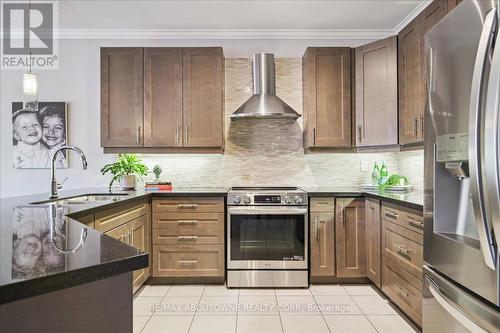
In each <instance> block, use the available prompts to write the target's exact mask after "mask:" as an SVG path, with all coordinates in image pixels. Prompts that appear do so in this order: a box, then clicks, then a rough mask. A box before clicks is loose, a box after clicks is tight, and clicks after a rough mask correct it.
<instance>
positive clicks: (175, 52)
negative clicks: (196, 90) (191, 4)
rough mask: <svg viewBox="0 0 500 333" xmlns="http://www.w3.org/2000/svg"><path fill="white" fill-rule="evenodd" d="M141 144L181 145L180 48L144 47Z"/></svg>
mask: <svg viewBox="0 0 500 333" xmlns="http://www.w3.org/2000/svg"><path fill="white" fill-rule="evenodd" d="M144 147H182V49H181V48H146V49H144Z"/></svg>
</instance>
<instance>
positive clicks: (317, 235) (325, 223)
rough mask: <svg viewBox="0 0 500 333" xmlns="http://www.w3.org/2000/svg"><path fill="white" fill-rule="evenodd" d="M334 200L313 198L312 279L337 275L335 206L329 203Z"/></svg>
mask: <svg viewBox="0 0 500 333" xmlns="http://www.w3.org/2000/svg"><path fill="white" fill-rule="evenodd" d="M334 200H335V199H334V198H311V213H310V230H311V231H310V240H311V280H314V279H315V278H325V277H326V278H328V277H331V278H333V277H334V276H335V207H334V206H333V205H330V204H329V203H330V202H332V203H333V202H334ZM323 202H324V203H323Z"/></svg>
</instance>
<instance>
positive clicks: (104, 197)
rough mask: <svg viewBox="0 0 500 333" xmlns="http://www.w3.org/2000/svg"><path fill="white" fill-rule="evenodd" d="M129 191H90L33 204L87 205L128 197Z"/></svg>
mask: <svg viewBox="0 0 500 333" xmlns="http://www.w3.org/2000/svg"><path fill="white" fill-rule="evenodd" d="M127 195H128V193H90V194H83V195H80V196H77V197H69V198H57V199H52V200H45V201H38V202H32V203H31V204H33V205H41V204H49V203H53V204H56V205H58V206H59V205H65V206H66V205H86V204H91V203H93V202H103V201H113V202H114V201H120V200H122V199H123V198H124V197H126V196H127Z"/></svg>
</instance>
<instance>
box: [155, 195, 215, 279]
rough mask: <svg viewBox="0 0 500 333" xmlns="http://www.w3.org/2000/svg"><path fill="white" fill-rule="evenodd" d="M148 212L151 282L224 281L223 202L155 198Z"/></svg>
mask: <svg viewBox="0 0 500 333" xmlns="http://www.w3.org/2000/svg"><path fill="white" fill-rule="evenodd" d="M152 211H153V223H152V226H153V238H152V244H153V259H152V266H153V278H154V279H156V280H158V279H160V280H158V281H160V282H162V283H175V282H182V283H186V282H189V283H205V282H217V283H220V282H223V281H224V274H225V271H224V267H225V259H224V253H225V252H224V248H225V247H224V244H225V242H224V235H225V234H224V227H225V219H224V216H225V214H224V198H222V197H183V198H177V197H176V198H157V199H153V208H152Z"/></svg>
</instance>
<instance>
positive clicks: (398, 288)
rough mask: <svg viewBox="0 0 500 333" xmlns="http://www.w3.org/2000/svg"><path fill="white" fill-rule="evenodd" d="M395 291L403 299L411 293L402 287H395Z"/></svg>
mask: <svg viewBox="0 0 500 333" xmlns="http://www.w3.org/2000/svg"><path fill="white" fill-rule="evenodd" d="M396 289H397V290H398V292H399V293H400V294H401V295H402V296H404V297H405V298H408V297H410V295H411V292H410V291H409V290H408V289H406V288H405V287H403V286H396Z"/></svg>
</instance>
